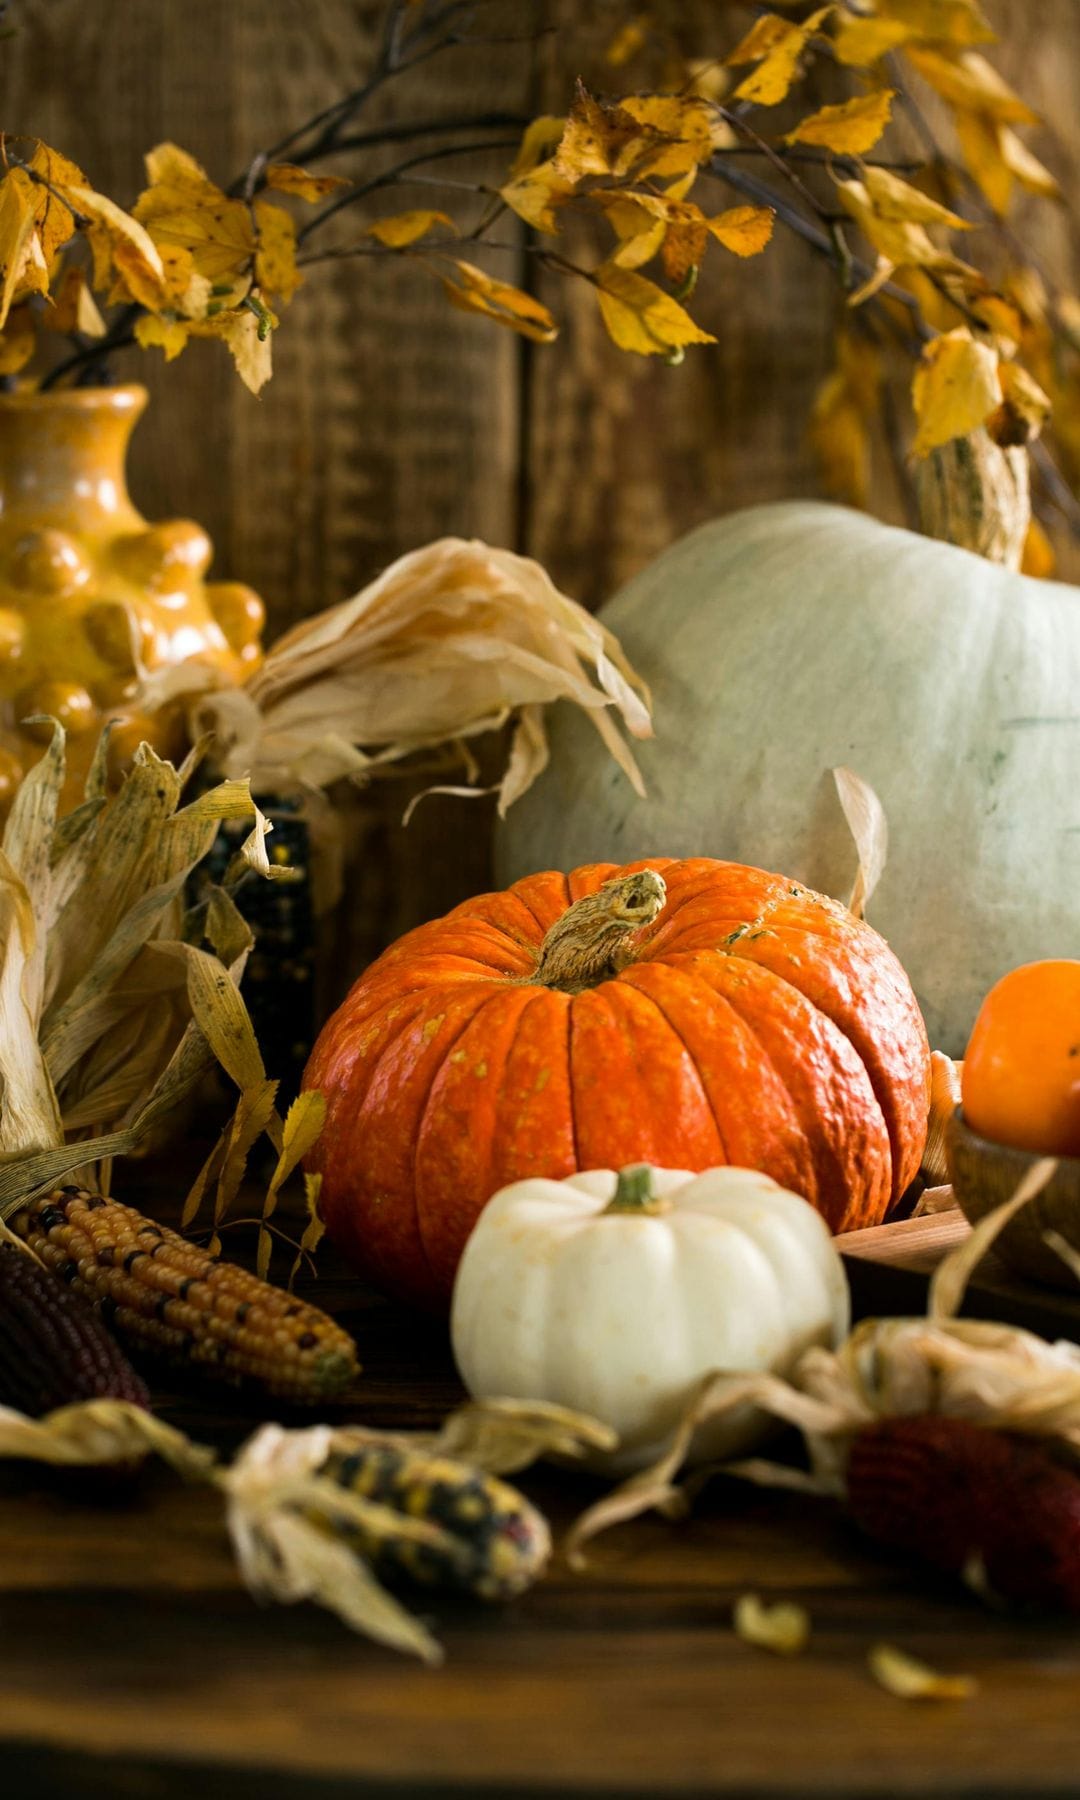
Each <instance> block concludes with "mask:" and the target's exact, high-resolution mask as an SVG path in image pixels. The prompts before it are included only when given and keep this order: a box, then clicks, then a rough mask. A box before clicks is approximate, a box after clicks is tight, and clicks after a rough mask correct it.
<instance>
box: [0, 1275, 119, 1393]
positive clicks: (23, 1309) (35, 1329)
mask: <svg viewBox="0 0 1080 1800" xmlns="http://www.w3.org/2000/svg"><path fill="white" fill-rule="evenodd" d="M106 1397H108V1398H110V1399H113V1400H130V1401H131V1403H132V1404H133V1405H134V1406H149V1404H150V1395H149V1394H148V1392H147V1390H146V1384H145V1383H144V1382H143V1380H142V1378H141V1377H140V1376H138V1375H136V1373H135V1370H134V1369H133V1368H132V1366H131V1364H130V1363H129V1362H128V1360H127V1357H126V1356H125V1355H124V1353H123V1351H122V1350H121V1349H120V1346H119V1344H117V1343H114V1341H113V1339H112V1338H111V1337H110V1335H109V1333H108V1332H107V1331H106V1329H105V1327H104V1325H103V1324H102V1323H101V1320H100V1319H99V1318H98V1316H97V1314H96V1313H95V1312H94V1310H93V1307H91V1306H90V1305H88V1303H87V1302H86V1301H85V1300H84V1299H83V1298H82V1296H81V1294H76V1293H73V1292H72V1290H71V1289H70V1288H69V1287H68V1286H67V1284H66V1282H63V1281H61V1280H59V1278H58V1277H57V1276H56V1275H53V1274H51V1273H50V1271H49V1270H48V1269H43V1268H42V1266H41V1264H40V1263H39V1262H38V1260H37V1258H36V1257H33V1256H28V1255H27V1253H26V1252H25V1251H24V1250H17V1249H13V1248H11V1247H9V1246H8V1245H6V1244H5V1245H0V1404H3V1405H4V1406H13V1407H14V1408H15V1409H16V1410H17V1411H18V1412H23V1413H27V1414H29V1416H30V1417H31V1418H35V1419H37V1418H40V1417H41V1416H42V1415H43V1414H44V1413H47V1412H52V1411H53V1409H54V1408H55V1407H58V1406H68V1405H70V1404H71V1403H72V1402H73V1401H75V1400H100V1399H103V1398H106Z"/></svg>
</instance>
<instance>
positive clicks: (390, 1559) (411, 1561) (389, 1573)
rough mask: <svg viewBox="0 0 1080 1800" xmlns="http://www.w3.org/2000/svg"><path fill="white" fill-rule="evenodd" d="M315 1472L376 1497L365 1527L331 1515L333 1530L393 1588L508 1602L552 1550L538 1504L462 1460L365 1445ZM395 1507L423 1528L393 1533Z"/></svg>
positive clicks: (362, 1494)
mask: <svg viewBox="0 0 1080 1800" xmlns="http://www.w3.org/2000/svg"><path fill="white" fill-rule="evenodd" d="M320 1478H321V1479H322V1480H326V1481H330V1482H333V1483H335V1484H336V1485H337V1486H338V1487H340V1488H343V1489H345V1490H346V1491H347V1492H348V1493H350V1494H353V1495H355V1496H356V1497H357V1498H360V1499H363V1500H368V1501H371V1502H373V1503H374V1504H373V1512H372V1523H371V1526H370V1527H368V1526H367V1525H366V1524H365V1523H363V1522H357V1521H356V1520H355V1519H352V1518H350V1519H348V1520H343V1521H335V1530H336V1531H337V1532H338V1533H339V1534H340V1535H341V1537H342V1538H343V1539H344V1540H345V1541H346V1542H347V1543H350V1544H351V1545H352V1546H353V1548H354V1549H355V1550H356V1551H357V1553H358V1554H359V1555H360V1556H362V1557H363V1558H364V1560H365V1561H366V1562H367V1563H369V1564H370V1566H371V1568H372V1569H373V1570H374V1572H375V1574H376V1575H377V1576H378V1577H379V1579H380V1580H383V1581H387V1582H389V1583H390V1584H391V1585H393V1584H394V1583H395V1582H398V1581H401V1580H406V1581H414V1582H420V1583H423V1584H424V1585H425V1586H432V1587H436V1586H437V1587H454V1588H462V1589H465V1590H466V1591H467V1592H468V1593H472V1594H477V1595H479V1597H480V1598H481V1599H483V1600H505V1599H509V1598H510V1597H511V1596H512V1595H514V1594H519V1593H521V1592H522V1591H523V1589H525V1588H527V1587H528V1586H529V1585H530V1584H531V1583H532V1582H533V1581H535V1580H536V1578H537V1576H538V1575H539V1574H540V1573H541V1571H542V1570H543V1568H544V1566H545V1564H546V1562H547V1560H548V1557H549V1555H550V1553H551V1533H550V1531H549V1529H548V1525H547V1521H546V1520H545V1519H544V1518H543V1516H542V1515H541V1514H540V1513H539V1512H537V1510H536V1508H535V1507H534V1506H531V1505H530V1503H529V1502H528V1501H527V1500H526V1499H525V1497H524V1495H523V1494H520V1493H519V1492H518V1490H517V1489H516V1488H513V1487H511V1486H509V1484H508V1483H507V1482H505V1481H500V1480H498V1478H497V1477H496V1476H494V1475H487V1474H485V1473H483V1471H482V1470H480V1469H477V1468H474V1467H472V1465H471V1464H469V1463H462V1462H456V1461H453V1460H451V1459H450V1458H449V1457H445V1456H438V1455H435V1454H433V1453H432V1452H431V1451H424V1450H413V1449H405V1448H403V1447H400V1446H398V1445H396V1444H378V1443H372V1444H364V1445H361V1446H360V1447H359V1448H358V1449H356V1450H347V1451H338V1452H335V1453H334V1454H333V1455H332V1456H331V1457H330V1459H329V1461H328V1462H327V1463H326V1464H325V1465H324V1467H323V1468H322V1469H321V1470H320ZM395 1513H396V1514H398V1515H400V1516H401V1519H402V1525H403V1526H407V1525H409V1524H415V1525H423V1526H426V1527H429V1528H430V1529H429V1530H428V1531H427V1532H426V1533H425V1535H424V1536H423V1537H421V1536H418V1535H416V1536H410V1535H407V1533H406V1531H404V1530H403V1531H402V1532H400V1533H399V1532H397V1531H395V1529H394V1526H393V1517H392V1515H393V1514H395Z"/></svg>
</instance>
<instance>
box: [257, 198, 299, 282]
mask: <svg viewBox="0 0 1080 1800" xmlns="http://www.w3.org/2000/svg"><path fill="white" fill-rule="evenodd" d="M254 210H255V229H256V233H257V243H256V246H255V281H256V285H257V286H258V287H259V288H260V289H261V290H262V292H263V293H264V294H269V295H271V296H272V298H273V299H275V300H280V301H281V302H282V303H283V304H284V303H286V302H287V301H289V300H291V299H292V297H293V295H294V294H295V292H296V290H297V288H298V287H299V286H300V283H301V282H302V281H303V279H304V277H303V275H302V274H301V273H300V270H299V269H298V268H297V266H296V223H295V221H294V220H293V219H292V218H291V217H290V215H289V214H288V213H287V212H286V211H285V208H284V207H283V206H274V205H272V204H271V202H270V201H268V200H256V202H255V209H254Z"/></svg>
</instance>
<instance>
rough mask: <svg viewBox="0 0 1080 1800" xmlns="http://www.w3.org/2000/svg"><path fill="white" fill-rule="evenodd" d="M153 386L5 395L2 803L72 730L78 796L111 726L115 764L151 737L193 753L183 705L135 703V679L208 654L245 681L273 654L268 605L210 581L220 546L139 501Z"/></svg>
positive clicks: (1, 401)
mask: <svg viewBox="0 0 1080 1800" xmlns="http://www.w3.org/2000/svg"><path fill="white" fill-rule="evenodd" d="M146 400H147V394H146V390H145V388H142V387H137V386H130V387H117V388H81V389H76V390H68V391H58V392H56V393H47V394H35V393H27V394H23V393H15V394H4V395H0V807H2V808H4V809H6V808H7V807H8V806H9V805H10V803H11V800H12V798H13V797H14V794H15V792H16V790H17V788H18V785H19V783H20V781H21V780H22V778H23V775H24V774H25V773H26V771H27V769H29V768H30V767H31V766H32V765H33V764H34V763H35V762H36V761H37V759H38V757H39V756H40V755H41V753H42V747H43V745H44V744H45V743H47V742H48V739H49V735H50V727H49V725H48V724H47V723H46V722H44V721H45V720H46V718H47V717H49V716H51V717H52V718H55V719H59V720H60V722H61V724H62V725H63V726H64V727H65V730H66V731H67V733H68V755H69V775H68V792H67V794H66V795H65V799H66V800H67V801H68V803H69V804H70V803H72V802H74V801H76V800H77V799H78V798H79V796H80V793H81V787H82V782H83V780H84V778H85V775H86V771H87V769H88V768H89V764H90V760H91V757H92V755H93V751H94V747H95V745H96V742H97V738H98V733H99V731H100V728H101V726H102V725H104V724H105V723H106V722H107V721H109V720H114V721H116V725H115V729H114V732H113V737H112V742H111V761H112V766H113V769H114V771H115V770H119V769H120V768H121V767H122V766H123V764H124V762H125V760H126V759H127V758H128V757H129V756H130V755H131V753H132V752H133V751H134V749H135V747H136V746H137V745H138V743H139V742H140V741H141V740H142V739H144V738H145V739H147V740H148V741H149V742H150V743H152V744H153V745H154V746H155V748H156V749H158V750H159V751H161V752H162V753H167V754H175V753H176V752H177V751H180V750H182V748H183V725H182V720H181V718H180V714H179V711H178V710H177V709H175V708H174V709H172V710H171V711H170V710H168V709H164V710H162V711H160V712H158V713H155V714H154V715H152V716H151V715H149V714H147V713H145V712H143V711H140V710H139V705H138V700H137V695H138V691H139V685H140V678H141V677H142V676H143V675H145V674H149V673H152V672H153V671H154V670H157V669H160V668H162V667H163V666H164V665H166V664H170V663H177V662H186V661H188V660H191V659H197V660H199V661H201V662H208V663H211V664H213V665H214V666H215V667H216V668H218V669H219V670H220V671H221V673H222V675H223V676H224V678H225V679H226V680H228V681H236V682H240V681H245V680H246V679H247V678H248V677H249V676H250V675H251V674H253V673H254V671H255V669H256V668H258V666H259V662H260V661H261V657H262V650H261V646H260V641H259V634H260V631H261V628H262V624H263V617H264V614H263V606H262V602H261V601H260V600H259V597H258V595H257V594H255V593H254V592H253V591H252V590H251V588H248V587H245V586H244V585H243V584H242V583H240V582H234V581H211V582H208V581H206V580H205V579H204V577H205V575H206V571H207V569H208V568H209V566H210V561H211V557H212V555H213V548H212V545H211V543H210V540H209V538H208V537H207V535H206V533H205V532H204V531H203V530H202V528H201V527H200V526H198V525H196V524H195V523H194V522H193V521H192V520H190V519H169V520H167V521H165V522H164V523H162V524H159V525H150V524H148V523H147V521H146V520H145V519H144V518H143V517H142V515H141V514H140V513H139V512H138V511H137V510H136V508H135V507H134V506H133V505H132V503H131V500H130V498H129V496H128V491H127V482H126V476H125V457H126V453H127V446H128V440H129V438H130V436H131V432H132V430H133V428H134V426H135V424H136V422H137V421H138V419H139V417H140V415H141V413H142V411H143V409H144V407H145V405H146Z"/></svg>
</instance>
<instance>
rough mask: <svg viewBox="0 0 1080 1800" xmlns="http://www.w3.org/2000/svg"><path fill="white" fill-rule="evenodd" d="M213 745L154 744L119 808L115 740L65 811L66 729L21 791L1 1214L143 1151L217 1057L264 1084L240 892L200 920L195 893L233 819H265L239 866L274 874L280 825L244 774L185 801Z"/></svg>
mask: <svg viewBox="0 0 1080 1800" xmlns="http://www.w3.org/2000/svg"><path fill="white" fill-rule="evenodd" d="M204 748H205V745H204V744H202V745H199V746H197V747H196V750H195V751H194V752H193V753H192V755H191V756H190V757H189V758H188V760H187V762H186V763H185V764H184V766H183V767H182V768H180V769H176V768H174V767H173V765H172V764H171V763H168V762H164V761H163V760H162V759H161V758H160V757H158V756H156V755H155V753H154V752H153V750H151V749H150V747H149V745H146V744H143V745H142V746H141V748H140V749H139V750H138V751H137V753H136V755H135V759H134V763H133V766H132V769H131V772H130V774H129V775H128V777H127V779H126V780H125V782H124V783H123V786H122V787H121V788H120V790H119V792H118V793H117V794H116V795H115V796H113V797H112V798H111V799H110V798H108V797H107V796H106V791H105V756H106V749H107V734H103V735H102V739H101V742H100V744H99V747H98V753H97V756H96V758H95V761H94V765H93V767H92V769H91V772H90V776H89V779H88V783H87V789H86V798H85V801H84V803H83V804H82V805H81V806H80V807H78V808H77V809H76V810H75V811H74V812H73V813H70V814H68V815H67V816H66V817H64V818H61V817H59V801H60V792H61V789H62V787H63V783H64V733H63V731H62V729H61V728H60V726H59V725H54V728H53V735H52V740H51V743H50V745H49V748H48V750H47V751H46V753H45V755H44V756H43V757H42V759H41V761H40V762H39V763H38V764H37V765H36V766H35V767H34V768H33V769H32V770H31V771H30V773H29V775H28V776H27V777H26V779H25V781H24V782H23V784H22V786H21V788H20V789H19V792H18V794H17V795H16V798H15V801H14V804H13V806H12V809H11V813H10V815H9V817H8V821H7V825H6V827H5V830H4V835H3V842H2V845H0V925H2V927H3V929H2V930H0V1079H2V1094H0V1218H4V1217H7V1216H8V1215H9V1214H10V1212H11V1211H12V1210H13V1209H14V1208H15V1207H16V1206H18V1205H19V1204H20V1202H21V1201H22V1200H24V1199H26V1198H27V1197H28V1196H30V1195H31V1194H33V1193H36V1192H40V1191H41V1190H42V1189H43V1188H45V1187H47V1186H49V1185H52V1184H55V1183H58V1182H61V1181H63V1180H64V1179H65V1178H66V1177H68V1176H70V1175H72V1174H73V1173H74V1172H75V1171H77V1170H78V1169H79V1168H81V1167H83V1166H84V1165H86V1164H88V1163H90V1162H92V1161H94V1160H99V1159H107V1158H111V1157H113V1156H120V1155H123V1154H125V1153H126V1152H128V1151H130V1150H133V1149H136V1148H137V1147H138V1146H139V1145H141V1144H142V1143H144V1142H145V1141H146V1140H147V1139H148V1138H149V1137H150V1136H151V1134H152V1133H154V1132H155V1131H156V1130H157V1129H158V1128H159V1127H160V1125H161V1124H162V1122H163V1121H164V1120H165V1119H166V1118H167V1116H168V1114H169V1113H170V1112H171V1111H172V1110H173V1109H174V1107H175V1106H176V1105H177V1104H178V1103H179V1102H180V1101H181V1100H182V1099H183V1098H184V1097H185V1095H186V1094H187V1093H189V1092H190V1091H191V1089H192V1088H193V1087H194V1085H195V1084H196V1082H198V1081H199V1080H200V1079H201V1077H202V1076H203V1074H204V1073H205V1071H206V1070H207V1068H208V1067H209V1066H210V1065H211V1064H212V1063H213V1061H214V1059H215V1057H217V1059H218V1060H219V1061H220V1062H221V1063H222V1065H223V1066H224V1067H225V1068H226V1069H227V1070H228V1072H229V1073H230V1074H231V1075H233V1076H234V1078H235V1079H236V1081H237V1083H238V1085H239V1086H240V1087H241V1089H242V1090H246V1089H247V1088H248V1087H250V1086H251V1085H252V1084H253V1083H255V1082H256V1081H265V1071H264V1070H263V1068H262V1060H261V1057H259V1054H258V1048H257V1046H256V1045H255V1040H254V1034H253V1032H252V1030H251V1024H250V1020H249V1019H248V1017H247V1012H246V1009H245V1008H244V1004H243V1001H242V1000H241V999H240V995H239V991H238V983H239V980H240V976H241V974H242V972H243V969H244V964H245V962H246V960H247V956H248V952H249V950H250V948H251V942H252V939H251V933H250V931H249V929H248V927H247V925H246V924H245V922H244V921H243V919H242V918H241V917H240V914H239V913H238V911H237V909H236V907H235V905H234V904H233V902H232V900H231V899H230V897H229V895H228V893H227V892H225V891H224V890H217V891H215V892H214V893H213V894H212V895H211V897H210V899H209V901H208V902H207V903H206V904H205V906H204V907H202V908H200V909H196V910H195V911H191V910H189V909H188V907H187V904H186V898H185V884H186V882H187V879H188V876H189V875H190V873H191V871H192V869H193V868H194V867H195V866H196V865H197V864H198V863H199V862H200V861H201V860H202V858H203V857H204V856H205V855H206V854H207V852H208V850H209V849H210V846H211V844H212V842H213V840H214V837H215V836H216V833H217V830H218V826H219V824H220V823H221V821H222V820H223V819H243V818H248V819H251V820H252V821H253V830H252V832H251V835H250V837H249V838H248V840H247V842H246V843H245V845H244V847H243V849H242V851H241V853H240V861H241V862H242V864H243V865H244V866H250V867H254V868H256V869H259V870H262V871H263V872H267V871H269V863H268V860H267V856H266V851H265V847H264V842H263V840H264V838H265V835H266V832H267V830H268V829H269V827H268V825H267V822H266V820H265V819H264V818H263V817H262V815H261V814H260V813H259V811H258V809H257V807H256V806H255V805H254V802H253V801H252V798H251V794H250V792H249V789H248V783H247V782H246V781H243V780H228V781H223V782H221V783H220V784H219V785H218V786H217V787H215V788H212V789H211V790H209V791H208V792H205V793H202V794H199V795H198V796H197V797H196V798H195V799H193V800H191V801H189V802H188V803H187V804H183V795H184V788H185V786H186V784H187V782H188V780H189V778H190V776H191V775H192V774H193V773H194V770H195V768H196V766H197V763H198V760H199V757H200V755H201V753H202V751H203V749H204ZM270 872H272V871H270ZM202 939H205V940H206V942H207V943H208V945H209V948H202V947H200V940H202ZM88 1133H91V1134H92V1135H87V1134H88Z"/></svg>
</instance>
